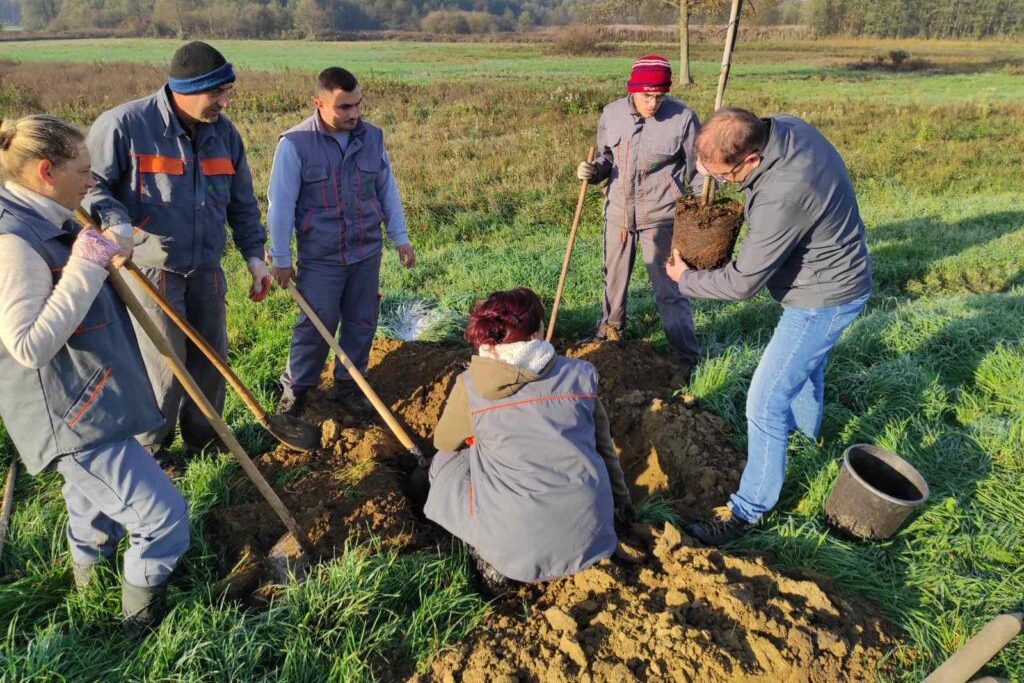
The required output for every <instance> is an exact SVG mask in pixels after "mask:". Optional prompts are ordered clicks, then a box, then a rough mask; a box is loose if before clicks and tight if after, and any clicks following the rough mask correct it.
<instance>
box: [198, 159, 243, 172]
mask: <svg viewBox="0 0 1024 683" xmlns="http://www.w3.org/2000/svg"><path fill="white" fill-rule="evenodd" d="M199 168H200V169H201V170H202V172H203V175H235V165H234V164H232V163H231V159H228V158H227V157H217V158H215V159H200V160H199Z"/></svg>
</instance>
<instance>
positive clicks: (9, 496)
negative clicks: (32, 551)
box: [0, 446, 18, 557]
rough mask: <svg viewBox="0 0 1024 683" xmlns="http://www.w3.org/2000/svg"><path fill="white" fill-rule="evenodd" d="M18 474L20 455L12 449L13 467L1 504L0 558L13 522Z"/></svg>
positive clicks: (9, 473) (8, 476) (10, 470)
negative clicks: (8, 526)
mask: <svg viewBox="0 0 1024 683" xmlns="http://www.w3.org/2000/svg"><path fill="white" fill-rule="evenodd" d="M17 474H18V455H17V452H16V451H15V450H14V447H13V446H12V447H11V466H10V467H9V468H8V469H7V483H5V484H4V502H3V504H0V557H3V554H4V541H5V540H6V539H7V524H8V523H9V522H10V521H11V508H13V507H14V479H15V477H16V476H17Z"/></svg>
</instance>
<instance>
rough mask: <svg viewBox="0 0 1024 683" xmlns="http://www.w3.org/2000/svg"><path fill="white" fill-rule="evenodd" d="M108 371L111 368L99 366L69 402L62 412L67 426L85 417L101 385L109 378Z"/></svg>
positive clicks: (101, 389) (73, 424) (101, 387)
mask: <svg viewBox="0 0 1024 683" xmlns="http://www.w3.org/2000/svg"><path fill="white" fill-rule="evenodd" d="M110 372H111V368H107V367H99V368H97V369H96V371H95V372H93V373H92V375H91V376H90V377H89V380H88V381H87V382H86V383H85V386H84V387H83V388H82V390H81V391H80V392H79V393H78V396H77V398H75V400H74V401H73V402H72V403H71V407H69V408H68V410H67V412H66V413H65V414H64V422H66V423H67V425H68V426H69V427H74V426H75V425H76V424H78V423H79V422H80V421H82V420H83V419H85V418H86V416H87V413H88V412H89V408H90V407H91V406H92V405H93V404H94V403H95V402H96V400H97V399H98V398H99V396H100V393H101V392H102V391H103V385H105V384H106V383H107V380H108V379H109V378H110Z"/></svg>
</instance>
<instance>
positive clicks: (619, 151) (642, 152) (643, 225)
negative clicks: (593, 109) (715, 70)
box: [593, 96, 704, 233]
mask: <svg viewBox="0 0 1024 683" xmlns="http://www.w3.org/2000/svg"><path fill="white" fill-rule="evenodd" d="M699 131H700V119H698V118H697V114H696V113H694V111H693V110H692V109H690V108H689V107H688V106H686V105H685V104H684V103H682V102H680V101H679V100H676V99H673V98H671V97H667V98H665V100H664V101H663V102H662V103H661V105H660V106H659V107H658V109H657V111H655V112H654V116H652V117H651V118H649V119H645V118H643V117H642V116H640V114H639V113H637V110H636V107H635V106H633V99H632V98H631V97H629V96H627V97H624V98H622V99H621V100H616V101H615V102H612V103H611V104H609V105H608V106H606V107H605V108H604V111H603V112H601V120H600V121H599V122H598V125H597V155H596V157H595V159H594V166H595V168H596V169H597V176H596V178H595V179H594V181H593V182H595V183H597V182H600V181H602V180H604V179H605V178H607V179H608V186H607V187H606V188H605V203H604V217H605V229H606V230H617V231H619V232H622V233H625V231H634V230H649V229H652V228H669V229H671V228H672V224H673V221H674V220H675V202H676V199H678V198H679V197H683V196H686V195H687V194H690V192H691V191H692V192H700V191H701V190H702V189H703V188H704V178H703V176H701V175H700V174H698V173H697V161H696V157H695V155H694V153H693V143H694V140H695V139H696V138H697V133H698V132H699Z"/></svg>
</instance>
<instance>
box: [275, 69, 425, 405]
mask: <svg viewBox="0 0 1024 683" xmlns="http://www.w3.org/2000/svg"><path fill="white" fill-rule="evenodd" d="M362 104H363V93H362V91H361V90H360V88H359V83H358V81H357V80H356V77H355V76H354V75H353V74H352V73H351V72H349V71H347V70H345V69H342V68H340V67H336V66H334V67H330V68H327V69H324V70H323V71H322V72H320V75H319V76H318V77H317V91H316V95H315V96H314V98H313V105H314V107H315V109H316V110H315V111H314V112H313V114H312V115H311V116H310V117H309V118H307V119H306V120H305V121H303V122H301V123H300V124H298V125H297V126H295V127H294V128H291V129H290V130H287V131H285V132H284V133H283V134H282V135H281V140H280V142H279V143H278V146H277V151H276V152H275V153H274V165H273V168H272V170H271V172H270V188H269V192H268V194H269V199H270V208H269V209H268V210H267V226H268V227H269V229H270V244H271V247H270V258H271V262H272V264H273V266H274V278H275V279H276V280H277V282H278V283H279V284H280V285H281V286H282V287H284V286H286V285H287V284H288V282H289V281H290V280H291V279H292V278H293V277H295V287H296V288H297V289H298V290H299V292H300V293H301V294H302V295H303V297H305V298H306V300H307V301H309V304H310V306H311V307H312V308H313V310H314V311H315V312H316V314H317V316H318V317H319V318H320V319H321V320H322V321H323V323H324V325H326V326H327V328H328V329H329V330H331V331H332V333H333V332H334V331H335V330H338V329H339V326H340V332H339V333H338V342H339V343H340V344H341V347H342V349H344V351H345V354H346V355H347V356H349V358H351V360H352V363H353V364H355V366H356V367H357V368H358V369H359V370H360V371H363V372H365V370H366V364H367V362H368V361H369V358H370V345H371V344H372V343H373V336H374V333H375V332H376V330H377V313H378V310H379V305H380V302H379V295H378V290H379V287H380V263H381V252H382V250H383V245H384V236H383V234H382V231H381V225H382V224H383V225H384V226H386V228H387V234H388V237H389V238H390V239H391V241H392V242H393V243H394V245H395V248H396V250H397V252H398V259H399V262H400V263H401V264H402V265H403V266H405V267H406V268H412V267H413V265H414V264H415V262H416V253H415V252H414V251H413V248H412V245H411V244H409V237H408V235H407V234H406V225H405V215H404V214H403V212H402V202H401V200H400V198H399V196H398V187H397V186H396V184H395V178H394V176H393V175H392V173H391V162H390V160H389V159H388V155H387V152H386V151H385V150H384V134H383V132H382V131H381V129H380V128H377V127H376V126H374V125H372V124H370V123H368V122H367V121H365V120H363V118H362V116H361V107H362ZM292 234H295V241H296V251H297V253H298V262H297V265H298V272H297V275H296V271H295V269H294V268H293V265H292V248H291V245H292ZM326 359H327V343H326V342H325V341H324V339H323V338H322V337H321V336H320V334H319V333H318V332H317V330H316V328H314V327H313V324H312V323H311V322H310V320H309V319H308V318H307V317H306V315H305V314H300V315H299V319H298V321H297V322H296V323H295V326H294V327H293V328H292V344H291V349H290V350H289V353H288V366H287V367H286V368H285V371H284V374H283V375H282V376H281V385H282V387H283V392H282V395H281V402H280V403H279V404H278V412H280V413H284V414H292V413H295V412H296V411H298V410H299V409H300V408H301V406H302V403H303V402H304V398H305V396H306V395H307V393H308V391H309V390H310V389H312V388H313V387H315V386H316V385H317V383H318V382H319V380H320V373H321V371H322V370H323V366H324V361H325V360H326ZM334 398H335V400H337V401H338V402H339V403H342V404H344V405H346V407H348V408H353V407H361V408H365V407H366V405H365V402H364V400H363V399H362V398H361V394H360V393H359V389H358V388H357V387H356V385H355V382H354V381H352V378H351V377H350V376H349V374H348V371H347V370H345V368H344V366H343V365H342V364H341V363H335V364H334Z"/></svg>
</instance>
